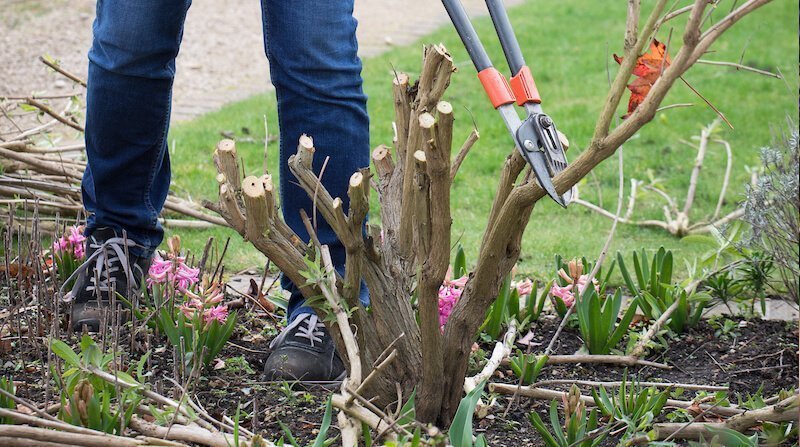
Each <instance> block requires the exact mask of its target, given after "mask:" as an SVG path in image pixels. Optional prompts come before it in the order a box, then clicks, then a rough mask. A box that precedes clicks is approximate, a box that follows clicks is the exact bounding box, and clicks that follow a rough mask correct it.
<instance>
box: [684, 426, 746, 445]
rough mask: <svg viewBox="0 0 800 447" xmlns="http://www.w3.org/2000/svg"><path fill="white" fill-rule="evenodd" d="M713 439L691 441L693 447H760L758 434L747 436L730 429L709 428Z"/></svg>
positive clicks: (701, 438)
mask: <svg viewBox="0 0 800 447" xmlns="http://www.w3.org/2000/svg"><path fill="white" fill-rule="evenodd" d="M708 431H709V432H710V433H711V435H712V438H711V439H706V437H705V436H701V437H700V442H694V441H690V442H689V445H690V446H692V447H695V446H696V447H701V446H702V447H758V434H757V433H756V434H753V435H751V436H745V435H743V434H741V433H739V432H738V431H736V430H731V429H730V428H715V427H708Z"/></svg>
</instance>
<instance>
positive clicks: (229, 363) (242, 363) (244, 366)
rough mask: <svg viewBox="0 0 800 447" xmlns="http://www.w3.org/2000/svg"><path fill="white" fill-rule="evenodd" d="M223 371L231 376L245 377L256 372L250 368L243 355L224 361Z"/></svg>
mask: <svg viewBox="0 0 800 447" xmlns="http://www.w3.org/2000/svg"><path fill="white" fill-rule="evenodd" d="M225 371H227V372H229V373H233V374H247V375H252V374H255V373H256V370H254V369H253V367H252V366H250V362H248V361H247V359H246V358H245V357H244V356H243V355H240V356H236V357H231V358H228V359H225Z"/></svg>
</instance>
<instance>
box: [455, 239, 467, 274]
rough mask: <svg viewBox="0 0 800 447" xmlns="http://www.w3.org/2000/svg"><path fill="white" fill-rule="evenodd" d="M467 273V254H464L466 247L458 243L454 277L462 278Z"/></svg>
mask: <svg viewBox="0 0 800 447" xmlns="http://www.w3.org/2000/svg"><path fill="white" fill-rule="evenodd" d="M466 274H467V255H465V254H464V247H462V246H461V244H458V249H457V250H456V259H455V261H453V279H458V278H461V277H462V276H464V275H466Z"/></svg>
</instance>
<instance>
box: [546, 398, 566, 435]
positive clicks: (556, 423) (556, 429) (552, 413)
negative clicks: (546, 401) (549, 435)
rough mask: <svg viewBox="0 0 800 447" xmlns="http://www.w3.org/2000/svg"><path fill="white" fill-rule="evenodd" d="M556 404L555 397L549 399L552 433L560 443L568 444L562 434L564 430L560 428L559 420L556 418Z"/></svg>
mask: <svg viewBox="0 0 800 447" xmlns="http://www.w3.org/2000/svg"><path fill="white" fill-rule="evenodd" d="M557 407H558V405H557V404H556V401H555V399H553V400H551V401H550V425H551V426H552V427H553V433H554V434H555V436H556V439H558V441H559V442H560V443H561V445H569V442H567V438H566V437H565V436H564V432H563V431H562V430H561V421H559V420H558V409H557Z"/></svg>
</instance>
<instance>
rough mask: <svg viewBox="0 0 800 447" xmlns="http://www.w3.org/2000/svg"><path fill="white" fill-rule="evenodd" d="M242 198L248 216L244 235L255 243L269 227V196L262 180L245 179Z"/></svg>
mask: <svg viewBox="0 0 800 447" xmlns="http://www.w3.org/2000/svg"><path fill="white" fill-rule="evenodd" d="M242 198H243V199H244V207H245V213H246V216H247V219H246V221H245V233H244V234H245V237H246V238H247V240H249V241H254V240H256V239H258V238H259V237H261V236H262V235H263V234H264V231H265V230H266V229H267V228H268V227H269V213H268V212H267V195H266V192H265V191H264V184H263V183H262V182H261V179H260V178H258V177H255V176H249V177H245V179H244V180H243V181H242Z"/></svg>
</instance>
